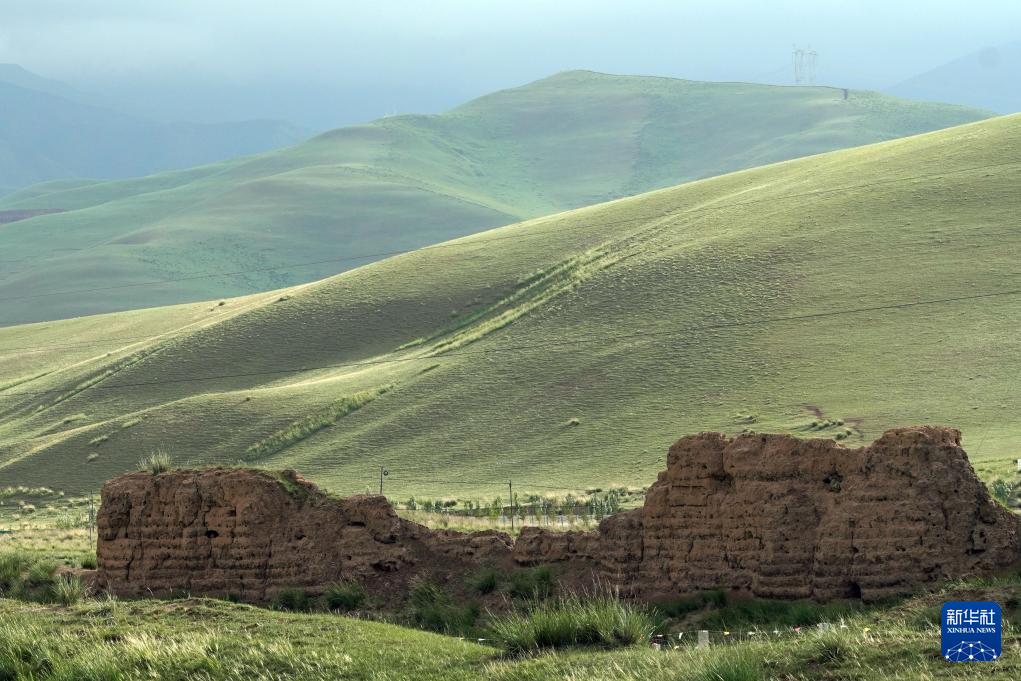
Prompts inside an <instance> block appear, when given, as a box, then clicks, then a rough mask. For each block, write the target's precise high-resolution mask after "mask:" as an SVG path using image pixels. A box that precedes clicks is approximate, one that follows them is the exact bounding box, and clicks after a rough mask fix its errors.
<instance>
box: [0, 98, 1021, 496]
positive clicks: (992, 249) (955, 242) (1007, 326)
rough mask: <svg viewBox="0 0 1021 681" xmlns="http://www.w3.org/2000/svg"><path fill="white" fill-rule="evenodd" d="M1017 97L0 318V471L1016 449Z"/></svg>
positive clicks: (591, 478)
mask: <svg viewBox="0 0 1021 681" xmlns="http://www.w3.org/2000/svg"><path fill="white" fill-rule="evenodd" d="M1019 158H1021V116H1012V117H1004V118H998V119H993V120H989V121H984V122H980V123H976V124H971V125H966V126H961V127H957V128H953V129H951V130H946V131H941V132H937V133H931V134H926V135H921V136H916V137H912V138H908V139H903V140H896V141H892V142H887V143H883V144H879V145H873V146H867V147H862V148H858V149H852V150H846V151H840V152H834V153H830V154H825V155H821V156H817V157H813V158H808V159H800V160H795V161H790V162H785V163H780V164H776V165H771V166H767V167H763V168H757V169H753V170H747V171H742V172H738V173H733V174H729V175H725V176H723V177H718V178H713V179H709V180H703V181H698V182H693V183H688V184H684V185H681V186H678V187H673V188H669V189H664V190H661V191H656V192H652V193H647V194H643V195H641V196H637V197H633V198H627V199H621V200H617V201H613V202H609V203H604V204H601V205H597V206H593V207H589V208H584V209H580V210H575V211H569V212H566V213H562V214H558V215H554V216H550V217H545V218H540V219H537V220H532V221H528V222H524V223H521V224H518V225H513V226H508V227H504V228H501V229H496V230H493V231H489V232H486V233H483V234H478V235H474V236H470V237H467V238H463V239H460V240H457V241H453V242H449V243H445V244H440V245H437V246H434V247H430V248H425V249H421V250H419V251H416V252H414V253H410V254H407V255H402V256H399V257H394V258H390V259H387V260H384V261H381V262H377V263H373V264H370V265H367V266H364V267H361V268H358V269H355V270H352V271H349V272H346V273H344V274H341V275H339V276H335V277H333V278H330V279H326V280H324V281H320V282H316V283H312V284H307V285H302V286H298V287H294V288H291V289H288V290H284V291H277V292H272V293H265V294H260V295H255V296H249V297H245V298H238V299H232V300H224V301H220V302H214V303H203V304H190V305H181V306H177V307H171V308H163V309H150V310H140V311H134V312H127V313H120V314H113V315H105V316H97V317H89V318H83V319H77V320H71V321H66V322H57V323H46V324H34V325H28V326H22V327H15V328H7V329H2V330H0V443H2V446H0V486H5V485H11V484H26V485H47V486H50V487H53V488H56V489H59V490H65V491H67V492H69V493H72V492H82V491H86V490H95V489H96V488H97V487H98V486H99V485H100V483H101V482H102V481H103V480H105V479H107V478H109V477H111V476H114V475H116V474H119V473H121V472H124V471H126V470H129V469H132V468H133V467H134V466H135V464H136V462H137V461H138V459H139V458H140V457H141V456H143V455H146V454H147V453H149V452H150V451H152V450H154V449H156V448H159V447H161V446H162V447H166V448H168V449H171V450H172V456H173V457H174V459H175V461H176V462H177V463H178V464H186V463H192V464H199V463H201V464H210V463H233V462H245V463H247V464H251V465H258V466H266V467H274V468H279V467H294V468H297V469H298V470H300V471H302V472H303V473H305V474H306V475H307V476H309V477H311V478H313V479H315V480H317V481H318V482H320V483H322V484H324V485H325V486H327V487H328V488H329V489H332V490H335V491H337V492H344V493H350V492H362V491H365V490H366V489H372V488H374V487H375V486H376V485H377V484H378V472H379V468H378V467H379V466H384V465H385V466H388V467H389V469H390V476H389V477H388V478H387V491H388V493H390V494H392V495H393V496H396V497H399V498H407V496H409V495H411V494H423V493H428V494H432V495H441V494H442V495H448V496H455V495H462V494H463V495H472V494H474V495H479V496H483V497H485V496H495V495H498V494H501V493H503V491H504V490H505V489H506V488H505V486H504V483H503V482H502V481H505V480H506V479H508V478H514V479H515V489H516V490H520V491H521V492H522V493H528V492H542V491H546V490H548V489H551V488H559V489H584V488H588V487H606V486H607V485H617V484H621V485H625V484H626V485H640V484H648V483H649V482H650V481H651V480H652V479H653V476H654V475H655V473H656V472H657V471H658V470H659V469H660V468H661V467H662V466H663V457H664V452H665V451H666V448H667V447H668V445H669V444H670V443H672V442H673V441H674V440H675V439H677V438H678V437H679V436H681V435H684V434H687V433H691V432H697V431H702V430H724V431H727V432H737V431H741V430H742V429H745V428H749V429H753V430H760V431H790V432H795V433H800V434H803V435H819V434H822V435H824V436H832V437H838V438H840V439H842V441H844V442H846V443H848V444H850V445H852V446H853V445H856V444H859V443H861V442H866V441H870V440H871V439H873V438H875V437H876V436H877V435H878V434H879V433H880V432H881V431H883V430H884V429H886V428H889V427H892V426H897V425H907V424H917V423H936V424H948V425H953V426H956V427H958V428H961V429H962V430H963V431H964V434H965V441H964V443H965V446H966V448H967V449H968V450H969V453H970V454H971V456H972V459H973V461H976V462H977V468H978V470H979V472H980V474H982V475H985V476H987V477H988V476H990V475H993V474H998V475H1002V474H1009V473H1010V471H1011V470H1012V469H1013V466H1014V465H1013V459H1014V458H1016V457H1017V456H1021V446H1019V444H1018V443H1019V442H1021V424H1019V423H1018V421H1017V418H1016V413H1017V409H1018V406H1019V405H1018V403H1017V390H1016V389H1017V379H1018V370H1017V367H1018V366H1021V338H1019V336H1018V334H1017V320H1018V319H1019V318H1021V295H1018V292H1019V291H1021V268H1019V267H1018V262H1019V258H1018V256H1019V254H1021V228H1019V227H1018V224H1017V220H1016V217H1017V215H1018V214H1019V212H1021V193H1019V192H1018V191H1017V187H1018V185H1019V182H1021V163H1019V161H1018V159H1019Z"/></svg>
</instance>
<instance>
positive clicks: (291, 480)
mask: <svg viewBox="0 0 1021 681" xmlns="http://www.w3.org/2000/svg"><path fill="white" fill-rule="evenodd" d="M102 498H103V504H102V507H101V510H100V514H99V547H98V558H99V582H100V584H101V585H103V586H105V587H106V588H108V589H109V590H111V591H113V592H114V593H117V594H120V595H127V596H144V595H148V594H157V595H158V594H165V593H170V592H175V591H187V592H190V593H193V594H205V595H214V596H222V595H227V594H235V595H237V596H239V597H241V598H242V599H244V600H248V601H252V602H261V601H266V600H269V599H271V598H272V597H273V595H274V594H275V592H276V591H277V590H279V589H281V588H284V587H303V588H307V589H309V590H310V591H316V590H320V589H322V588H325V587H326V586H327V585H328V584H330V583H333V582H336V581H339V580H342V579H347V580H355V581H358V582H361V583H362V584H364V585H365V586H366V588H367V589H368V590H369V591H370V592H372V593H373V594H375V595H377V596H378V597H380V598H383V599H384V600H387V601H391V602H398V601H399V600H400V599H402V598H403V597H404V595H405V594H406V593H407V590H408V588H409V584H410V583H411V581H412V579H413V578H414V577H415V576H416V575H420V574H424V575H427V576H429V577H430V578H431V579H435V580H437V581H440V582H443V583H447V584H448V585H451V588H452V589H454V590H456V589H457V588H462V587H461V586H459V585H463V583H464V581H465V578H466V577H467V575H469V574H471V573H473V572H477V571H478V570H479V569H480V568H481V567H482V566H493V567H497V568H499V569H503V570H513V569H515V568H516V567H519V566H527V565H540V564H552V565H555V566H557V569H558V571H559V572H560V575H561V579H562V580H563V581H564V583H567V584H571V585H575V586H594V585H595V584H596V583H598V584H599V585H601V586H604V587H605V586H612V587H617V588H619V589H620V590H621V591H622V593H625V594H629V595H632V596H634V597H637V598H640V599H642V600H649V601H655V600H664V599H671V598H675V597H677V596H679V595H682V594H685V593H688V592H692V591H698V590H704V589H716V588H723V589H729V590H732V591H735V592H741V593H745V594H748V595H753V596H759V597H768V598H813V599H817V600H828V599H834V598H846V597H854V598H858V597H860V598H863V599H865V600H875V599H878V598H883V597H886V596H893V595H899V594H906V593H909V592H911V591H912V590H914V589H916V588H917V587H919V586H923V585H925V584H929V583H932V582H935V581H938V580H941V579H944V578H948V577H959V576H965V575H975V574H985V573H990V572H995V571H998V570H1002V569H1006V568H1008V567H1010V566H1012V565H1013V564H1014V563H1016V562H1017V561H1018V559H1019V558H1021V533H1019V530H1021V521H1019V519H1018V518H1017V517H1015V516H1014V515H1013V514H1011V513H1009V512H1008V511H1007V510H1005V509H1003V508H1002V507H1000V506H998V505H997V504H996V503H995V502H994V501H992V500H991V499H990V497H989V495H988V493H987V492H986V489H985V487H984V486H983V485H982V484H981V482H979V480H978V479H977V477H976V476H975V473H974V471H973V470H972V468H971V466H970V464H969V463H968V459H967V456H966V454H965V453H964V450H962V449H961V446H960V433H959V432H958V431H956V430H951V429H945V428H934V427H917V428H905V429H899V430H892V431H889V432H887V433H885V434H884V435H883V436H882V437H881V438H880V439H878V440H877V441H876V442H874V443H873V444H871V445H869V446H867V447H863V448H861V449H849V448H846V447H844V446H842V445H839V444H837V443H835V442H833V441H832V440H798V439H796V438H793V437H790V436H786V435H756V434H752V435H742V436H739V437H737V438H734V439H728V438H727V437H725V436H723V435H721V434H718V433H703V434H700V435H695V436H691V437H686V438H683V439H681V440H679V441H678V442H677V443H676V444H675V445H674V446H673V447H672V448H671V449H670V454H669V457H668V460H667V469H666V470H665V471H663V472H662V473H660V475H659V478H658V480H657V481H656V483H655V484H654V485H653V486H652V487H651V488H650V490H649V493H648V495H647V497H646V502H645V506H644V507H643V508H640V509H636V510H634V511H630V512H627V513H621V514H618V515H616V516H613V517H610V518H607V519H606V520H604V521H603V522H602V523H601V524H600V526H599V530H598V532H567V533H560V532H551V531H547V530H542V529H537V528H528V529H526V530H525V531H524V532H522V534H521V536H520V538H519V539H518V540H517V542H512V540H511V538H510V537H509V536H507V535H506V534H503V533H499V532H481V533H475V534H461V533H457V532H450V531H434V530H430V529H428V528H425V527H423V526H421V525H418V524H416V523H413V522H410V521H407V520H404V519H401V518H399V517H397V515H396V514H395V513H394V511H393V510H392V509H391V507H390V506H389V504H388V503H387V502H386V500H385V499H384V498H382V497H374V496H361V497H350V498H347V499H333V498H330V497H328V496H327V495H325V494H324V493H322V492H321V491H320V490H318V489H317V488H316V487H315V486H314V485H312V484H311V483H309V482H306V481H304V480H302V479H301V478H299V477H297V476H296V475H294V474H293V473H284V474H281V476H280V477H276V476H273V475H271V474H268V473H263V472H258V471H250V470H208V471H173V472H170V473H164V474H161V475H155V476H154V475H150V474H147V473H134V474H131V475H126V476H123V477H120V478H117V479H115V480H111V481H110V482H108V483H107V484H106V485H105V486H104V488H103V492H102Z"/></svg>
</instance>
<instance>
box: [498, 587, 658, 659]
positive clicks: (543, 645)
mask: <svg viewBox="0 0 1021 681" xmlns="http://www.w3.org/2000/svg"><path fill="white" fill-rule="evenodd" d="M491 628H492V630H493V637H494V638H495V639H497V640H499V641H500V642H501V643H502V645H503V646H504V648H505V649H506V650H507V651H508V652H510V653H512V654H523V653H530V652H537V651H540V650H543V649H548V648H565V647H570V646H602V647H605V648H618V647H622V646H631V645H636V644H639V643H645V642H647V641H648V640H649V637H650V636H652V633H653V631H654V630H655V628H656V626H655V622H654V620H653V618H652V615H650V614H649V612H648V611H646V610H644V609H641V608H638V607H637V606H635V605H632V604H628V603H624V602H622V601H620V600H619V599H617V598H616V597H614V596H611V595H602V596H595V597H591V598H583V597H580V596H577V595H569V596H565V597H562V598H559V599H556V600H551V601H545V602H543V603H539V604H537V605H536V606H535V607H533V608H532V609H531V610H530V611H528V612H526V613H512V614H509V615H505V616H503V617H500V618H498V619H496V620H495V621H494V622H493V623H492V625H491Z"/></svg>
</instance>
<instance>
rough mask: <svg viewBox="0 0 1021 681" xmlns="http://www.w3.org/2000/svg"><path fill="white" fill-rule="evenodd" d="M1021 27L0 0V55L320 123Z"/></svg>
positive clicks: (603, 5)
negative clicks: (577, 77) (579, 78)
mask: <svg viewBox="0 0 1021 681" xmlns="http://www.w3.org/2000/svg"><path fill="white" fill-rule="evenodd" d="M1018 39H1021V1H1019V0H999V1H991V0H973V1H969V2H965V1H963V0H955V1H950V0H908V1H897V2H894V1H893V0H855V1H851V0H847V1H844V0H830V1H825V0H819V1H818V2H807V1H805V0H769V1H768V2H767V1H765V0H673V1H666V0H629V1H627V2H625V1H624V0H621V1H618V2H601V1H599V0H549V1H548V2H538V1H536V0H513V1H506V2H505V1H503V0H428V1H426V0H417V1H416V0H372V1H366V2H349V1H342V0H287V1H286V2H280V0H0V62H13V63H17V64H20V65H22V66H24V67H25V68H27V69H29V70H31V71H35V72H36V73H39V74H41V75H44V76H48V77H51V78H56V79H60V80H64V81H67V82H70V83H71V84H73V85H75V86H76V87H78V88H79V89H83V90H88V91H91V92H97V93H101V94H105V95H107V96H108V97H110V98H111V100H112V101H116V102H117V103H118V104H119V105H125V106H130V107H133V108H134V109H135V110H137V111H139V112H143V113H146V114H147V115H151V116H160V117H163V118H167V119H190V120H202V121H217V120H231V119H240V118H285V119H289V120H292V121H294V122H296V123H300V124H303V125H306V126H310V127H315V128H319V129H322V128H327V127H333V126H336V125H340V124H343V123H349V122H354V121H358V120H367V119H371V118H376V117H378V116H381V115H384V114H387V113H395V112H400V113H408V112H433V111H439V110H443V109H446V108H449V107H451V106H453V105H455V104H457V103H460V102H462V101H464V100H467V99H469V98H472V97H475V96H478V95H481V94H484V93H486V92H490V91H492V90H496V89H499V88H503V87H509V86H513V85H519V84H522V83H525V82H528V81H531V80H535V79H538V78H541V77H543V76H547V75H550V74H552V73H555V72H557V71H562V70H565V69H575V68H582V69H592V70H597V71H606V72H610V73H634V74H648V75H663V76H675V77H681V78H692V79H700V80H757V81H761V82H776V83H783V82H790V81H791V77H792V76H791V68H790V62H791V58H790V53H791V48H792V45H793V44H795V43H796V44H798V45H800V46H805V47H808V46H811V47H812V48H814V49H815V50H816V51H818V53H819V81H820V82H821V83H823V84H831V85H838V86H845V87H861V88H873V89H880V88H884V87H888V86H891V85H893V84H895V83H897V82H899V81H901V80H903V79H905V78H908V77H910V76H913V75H915V74H917V73H919V72H922V71H926V70H928V69H930V68H932V67H935V66H937V65H939V64H941V63H943V62H946V61H950V60H951V59H954V58H956V57H959V56H962V55H964V54H967V53H970V52H974V51H976V50H978V49H981V48H983V47H985V46H989V45H998V44H1002V43H1006V42H1011V41H1015V40H1018Z"/></svg>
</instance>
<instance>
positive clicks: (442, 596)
mask: <svg viewBox="0 0 1021 681" xmlns="http://www.w3.org/2000/svg"><path fill="white" fill-rule="evenodd" d="M409 602H410V606H411V617H412V620H413V621H414V623H415V625H416V626H419V627H421V628H423V629H427V630H429V631H437V632H440V633H444V634H466V633H469V632H471V631H472V629H473V628H474V627H475V622H476V621H477V620H478V618H479V614H480V611H479V607H478V605H476V604H474V603H470V604H468V605H465V606H462V605H458V604H456V603H454V601H453V599H452V598H451V597H450V596H449V594H447V593H446V592H445V591H444V590H443V589H442V588H441V587H440V586H439V585H438V584H436V583H435V582H433V581H431V580H428V579H419V580H416V582H415V583H414V584H413V585H412V588H411V594H410V598H409Z"/></svg>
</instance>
